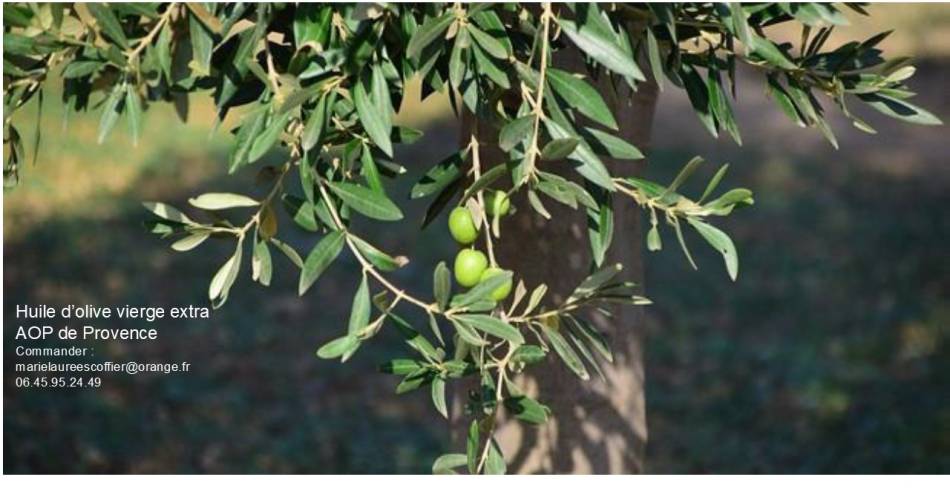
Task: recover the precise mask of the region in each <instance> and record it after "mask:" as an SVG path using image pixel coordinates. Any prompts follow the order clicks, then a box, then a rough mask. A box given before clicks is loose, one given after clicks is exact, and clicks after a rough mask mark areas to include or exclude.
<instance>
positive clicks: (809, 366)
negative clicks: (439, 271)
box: [3, 4, 950, 473]
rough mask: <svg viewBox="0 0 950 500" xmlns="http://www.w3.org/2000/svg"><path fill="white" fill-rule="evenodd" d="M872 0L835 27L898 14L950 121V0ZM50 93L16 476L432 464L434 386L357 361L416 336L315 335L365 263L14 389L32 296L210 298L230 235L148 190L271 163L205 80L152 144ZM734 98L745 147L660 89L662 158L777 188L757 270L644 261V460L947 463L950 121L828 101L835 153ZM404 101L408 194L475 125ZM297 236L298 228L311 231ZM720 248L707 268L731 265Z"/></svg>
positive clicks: (863, 468) (661, 469)
mask: <svg viewBox="0 0 950 500" xmlns="http://www.w3.org/2000/svg"><path fill="white" fill-rule="evenodd" d="M870 12H871V13H872V17H871V18H869V19H858V18H856V17H852V20H853V21H854V25H853V26H851V27H848V28H846V29H842V30H840V32H839V33H838V35H837V36H838V37H839V40H841V41H843V40H845V39H851V38H866V37H867V36H869V35H871V34H873V33H875V32H878V31H882V30H884V29H890V28H895V29H896V32H895V34H894V35H892V36H891V37H890V38H889V39H888V40H887V41H885V43H884V47H883V48H884V49H885V51H886V52H887V53H891V54H899V55H904V54H907V55H915V56H917V57H919V58H920V60H919V61H918V64H917V66H918V70H919V71H918V74H917V76H916V77H915V87H916V88H917V89H918V90H919V93H920V95H921V97H920V104H921V105H923V106H924V107H926V108H928V109H930V110H931V111H933V112H934V113H935V114H937V115H938V116H940V117H941V118H942V119H944V121H946V119H947V117H948V116H950V101H948V98H950V96H948V94H947V92H946V86H947V82H948V81H950V8H948V7H947V6H941V5H923V4H912V5H907V4H904V5H877V4H876V5H873V6H871V7H870ZM790 36H791V34H790ZM48 90H49V91H50V94H49V95H48V98H47V99H46V105H45V107H44V109H43V113H42V115H41V116H40V115H38V113H37V109H36V107H35V105H31V107H29V108H27V109H24V110H22V111H21V112H20V114H19V115H18V116H16V117H15V120H16V121H17V123H18V126H20V127H21V130H23V131H29V130H31V129H33V127H35V126H36V124H37V120H38V119H39V122H38V123H39V126H40V130H41V132H42V137H43V141H42V144H41V150H40V155H39V158H38V159H37V161H36V163H35V165H32V166H31V165H28V166H27V168H25V169H24V171H23V173H22V178H21V185H20V186H19V187H18V188H16V189H15V190H13V191H10V192H5V193H4V201H3V209H4V213H3V222H4V249H3V251H4V259H5V263H6V266H5V269H4V271H5V274H4V292H5V293H4V315H5V317H6V325H5V326H6V328H5V329H6V331H7V332H8V334H7V335H5V338H4V358H5V359H4V362H5V367H6V368H5V369H6V370H7V373H5V377H4V384H5V392H4V407H5V413H4V433H5V437H6V438H7V439H5V441H4V459H5V462H6V471H7V472H114V473H121V472H180V473H189V472H217V473H247V472H258V473H268V472H301V473H303V472H307V473H323V472H326V473H330V472H337V473H347V472H349V473H364V472H377V473H405V472H417V473H420V472H421V473H424V472H427V470H428V467H429V464H430V463H431V461H432V459H433V458H434V457H435V456H437V455H438V454H439V452H440V450H442V449H444V448H445V446H446V441H447V425H446V423H445V422H444V421H442V420H441V419H440V418H439V417H438V416H436V415H435V414H434V412H432V411H431V410H430V408H429V405H430V404H431V403H430V402H429V401H428V395H427V394H422V393H420V394H413V395H409V396H408V397H407V396H400V397H398V398H397V397H396V396H395V395H394V394H393V385H394V383H393V380H392V379H391V378H390V377H388V376H386V375H382V374H380V375H379V376H371V377H365V376H364V377H357V376H356V374H358V373H361V372H364V373H365V372H366V371H367V370H369V369H371V367H372V366H374V365H375V364H377V363H378V362H381V361H383V360H386V359H389V358H390V357H393V356H398V355H400V354H402V353H403V350H404V346H403V345H402V343H401V342H400V341H399V340H398V339H396V338H395V336H394V335H380V336H379V337H377V339H376V340H374V342H372V343H370V344H368V345H367V346H366V347H364V349H366V352H365V353H361V356H357V357H356V358H354V359H353V360H351V361H349V362H348V363H347V364H345V365H342V366H341V365H338V364H336V363H333V362H328V361H321V360H318V359H317V358H316V357H315V356H314V354H313V353H314V350H315V349H316V347H317V346H319V345H321V344H322V343H323V342H325V341H326V340H327V339H330V338H333V337H335V336H338V335H339V332H337V331H334V328H335V325H341V324H345V316H346V314H347V311H348V308H349V298H350V297H351V295H352V292H353V290H354V289H355V287H356V286H357V283H356V282H355V281H354V279H355V278H354V277H355V276H357V269H358V266H357V263H356V262H355V261H353V260H352V259H342V260H341V261H339V262H338V263H336V264H335V265H334V266H333V267H332V268H331V270H330V272H329V274H328V275H327V277H326V278H324V279H323V280H322V281H321V285H320V286H318V287H315V288H314V290H312V291H311V292H310V293H309V294H307V295H306V296H305V297H304V298H302V299H300V298H298V297H297V296H296V287H295V283H296V280H295V278H294V277H295V273H293V272H292V270H291V269H290V267H289V264H286V263H285V262H284V261H283V260H280V261H279V264H278V267H277V268H276V269H275V280H274V283H273V284H272V289H270V290H263V289H261V288H260V287H258V286H256V285H253V284H252V283H250V279H248V277H247V276H242V277H241V278H240V279H239V281H238V284H237V285H236V287H235V289H234V293H233V294H232V298H231V299H230V301H229V302H228V304H227V305H226V306H225V307H224V308H223V309H221V310H218V311H216V312H214V313H213V315H212V319H211V320H206V321H189V322H176V321H164V322H161V323H158V324H157V328H159V329H160V332H161V333H160V340H159V341H158V342H154V343H152V344H148V345H130V344H126V343H121V342H115V343H109V344H103V345H99V346H95V348H96V352H95V356H94V357H95V358H96V359H100V360H113V361H122V360H139V361H170V362H175V361H189V362H191V363H193V369H192V372H191V373H189V374H187V375H154V376H152V375H138V376H136V377H129V376H124V375H112V376H108V377H107V378H106V382H105V387H104V388H103V389H100V390H98V391H91V390H70V391H54V390H45V391H44V390H22V389H16V388H14V387H13V386H12V382H13V379H14V377H13V373H12V368H13V363H14V362H15V361H16V358H15V357H14V356H13V354H12V348H13V347H14V345H15V343H14V342H13V340H12V335H10V334H9V332H11V331H13V329H14V328H15V327H16V326H18V325H19V324H21V322H19V321H18V320H16V318H15V316H14V312H15V306H16V304H20V303H31V304H39V303H45V304H50V305H63V304H67V303H92V304H124V303H131V304H139V305H162V306H166V307H169V306H172V305H184V304H204V303H205V301H206V285H207V281H208V279H209V278H210V276H207V275H206V274H207V273H208V272H209V271H208V269H215V268H216V266H217V265H219V264H220V263H221V262H223V261H224V260H225V259H226V258H227V256H228V254H229V249H228V248H226V247H227V245H220V246H218V245H205V246H203V247H201V248H200V249H198V250H197V251H196V252H195V254H194V255H189V256H188V257H187V258H186V257H184V256H182V255H180V254H176V253H174V252H173V251H171V250H169V249H168V248H167V245H166V244H165V243H164V242H161V241H157V240H156V239H155V238H154V237H152V236H150V235H148V234H146V232H145V230H144V228H143V226H142V224H141V223H142V220H143V219H145V218H146V212H145V211H144V210H142V209H141V206H140V202H141V201H142V200H152V199H163V200H169V201H172V202H179V204H182V203H181V202H183V201H184V200H185V199H186V198H188V197H189V196H193V195H195V194H197V193H200V192H204V191H207V190H216V191H220V190H235V191H238V192H241V191H244V192H246V191H248V186H251V185H253V173H252V170H253V169H246V170H244V171H242V173H240V174H238V175H236V176H227V175H226V174H225V168H226V167H225V163H226V145H227V141H228V140H229V139H228V135H227V130H229V128H230V127H229V123H228V122H226V123H224V124H222V125H221V126H219V127H218V128H217V129H214V128H213V125H214V123H213V108H212V105H211V103H210V99H208V100H203V99H195V100H193V101H192V103H191V109H190V113H189V115H190V116H189V121H188V123H187V124H182V123H181V122H180V121H179V119H178V118H177V116H176V115H175V112H174V110H173V109H172V108H171V106H170V105H168V106H166V105H156V106H155V108H154V109H152V110H150V112H149V113H148V114H147V116H146V122H145V130H146V136H145V140H143V141H140V142H141V143H140V144H139V145H138V146H137V147H133V146H132V142H131V138H130V137H128V136H127V135H124V129H125V127H117V130H116V133H113V134H112V136H111V137H110V138H109V139H108V140H107V142H106V143H105V144H104V145H102V146H96V144H95V137H96V128H97V119H98V117H97V116H94V115H84V116H75V115H73V116H69V117H64V112H63V108H62V107H61V106H59V105H58V103H57V102H56V101H57V100H58V99H57V98H58V96H57V95H56V93H57V90H56V88H55V86H52V85H51V86H50V87H49V89H48ZM736 113H737V115H738V119H739V123H740V126H741V127H742V130H743V137H744V139H745V141H744V142H745V144H746V146H745V147H743V148H737V147H736V146H734V145H733V144H732V143H730V142H728V141H727V140H725V139H723V140H719V141H716V140H713V139H711V138H710V137H709V136H708V135H707V134H706V132H705V131H704V130H703V128H702V126H701V125H700V123H699V122H698V121H697V120H696V119H695V118H694V117H693V115H692V112H691V111H690V107H689V103H688V102H687V101H686V98H685V96H684V95H679V94H676V93H674V92H669V91H668V92H667V93H664V94H662V96H661V99H660V104H659V111H658V115H657V118H656V122H655V127H654V134H653V137H654V139H653V143H652V145H651V147H650V148H649V153H650V154H649V155H648V157H649V161H650V166H649V168H650V169H651V170H652V171H653V172H654V175H655V176H656V177H658V178H659V179H660V180H662V179H663V178H672V177H673V176H674V175H675V172H676V168H677V166H679V165H682V164H683V163H684V162H685V161H686V160H687V159H689V158H690V157H692V156H693V155H694V154H700V155H703V156H705V157H707V158H708V159H709V160H710V164H711V165H715V164H717V162H718V163H722V162H727V161H728V162H730V163H731V164H732V166H733V167H732V173H731V175H732V176H733V178H734V181H735V183H736V184H737V185H744V186H748V187H750V188H751V189H752V190H753V191H754V192H755V193H756V194H757V196H756V200H757V203H756V205H755V207H753V208H752V209H751V210H746V211H744V212H743V213H740V214H737V216H736V217H734V218H732V219H731V220H730V221H728V222H726V223H725V227H724V229H725V230H726V231H727V232H729V234H731V235H733V237H734V239H735V240H736V244H737V246H738V248H739V252H740V254H741V255H742V261H743V271H742V275H741V276H740V279H739V281H738V283H735V284H734V283H731V282H730V281H729V280H728V278H727V276H726V275H725V273H724V272H723V273H718V272H705V273H696V272H692V271H691V270H690V269H689V268H688V265H687V264H686V263H685V262H684V259H683V258H682V255H680V254H679V253H678V252H677V251H676V249H675V248H669V249H667V250H665V251H664V252H661V253H659V254H650V255H648V256H647V260H646V263H645V264H646V269H647V278H646V291H647V295H649V296H650V297H651V298H652V299H653V300H654V302H655V303H656V305H654V306H651V307H650V308H649V309H648V312H647V317H648V325H647V332H646V334H647V342H646V359H645V363H646V381H647V389H646V390H647V413H648V425H649V427H650V436H649V444H648V451H647V467H648V471H649V472H657V473H680V472H692V473H702V472H716V473H742V472H752V473H756V472H773V473H798V472H814V473H830V472H839V473H856V472H861V473H887V472H936V473H941V472H942V473H947V472H950V398H948V396H947V394H950V345H948V344H950V331H948V330H950V329H948V326H947V325H948V324H950V268H948V262H950V260H948V259H947V255H948V248H947V241H950V212H948V208H947V199H948V195H947V193H950V171H948V170H947V168H946V160H947V158H948V157H950V155H948V153H950V146H948V144H947V141H946V135H947V131H946V127H933V128H921V127H913V126H910V125H904V124H900V123H894V122H892V121H889V120H884V119H878V118H879V117H876V116H871V117H870V119H871V123H872V125H874V126H875V127H876V128H877V129H878V130H879V134H878V135H876V136H867V135H864V134H861V133H860V132H857V131H855V130H854V129H853V128H851V127H850V125H849V124H847V123H846V122H845V121H844V120H838V121H837V122H834V121H833V124H835V125H836V127H835V130H836V132H839V141H840V143H841V147H842V149H841V151H838V152H835V151H834V150H833V149H832V148H831V147H830V146H828V145H827V143H826V142H825V141H824V139H823V138H822V137H821V136H820V135H819V134H818V133H817V132H814V131H806V130H801V129H798V128H796V127H795V126H794V125H793V124H791V123H789V122H788V121H787V119H786V118H785V117H784V116H783V115H781V113H780V112H779V111H777V110H776V108H775V107H774V105H772V104H771V103H769V102H768V101H767V97H765V96H764V89H763V88H762V87H761V85H760V84H759V83H756V82H755V80H754V79H752V78H743V79H742V82H741V84H740V88H739V104H738V105H737V106H736ZM64 121H65V123H66V126H65V127H64ZM398 121H401V122H402V123H404V124H407V125H410V126H414V127H418V128H422V129H424V130H425V131H426V137H425V139H424V140H422V141H420V142H419V143H416V144H414V145H412V146H408V147H406V148H404V149H402V150H400V151H398V153H397V154H398V155H399V157H400V158H402V159H404V161H403V163H404V164H405V165H407V166H409V167H410V175H409V177H408V178H407V179H405V182H402V183H400V184H399V185H398V186H396V189H395V192H396V193H397V195H398V193H403V194H405V193H408V189H409V186H410V185H411V182H412V180H413V178H414V177H416V176H418V175H421V173H422V172H423V171H424V169H425V168H427V167H428V166H430V165H431V164H433V163H434V162H435V161H437V160H438V159H440V158H442V157H444V156H445V155H446V154H448V153H450V152H451V151H453V149H454V146H455V144H456V141H457V137H458V125H457V124H456V122H455V119H454V118H453V117H452V116H451V111H450V109H449V108H448V106H447V102H446V101H445V100H444V99H439V98H433V99H429V100H427V101H425V102H423V103H418V102H413V103H410V104H409V105H407V106H406V107H405V108H404V109H403V112H402V113H401V116H400V117H399V120H398ZM279 159H280V158H279V157H270V158H267V157H265V158H264V159H262V160H261V161H260V162H259V163H260V165H262V166H263V165H267V164H268V163H269V162H271V163H276V162H277V161H278V160H279ZM697 189H699V190H701V187H698V188H697ZM424 208H425V207H424V204H421V203H420V204H411V210H409V211H407V218H406V222H405V224H403V226H401V227H402V230H401V231H395V232H393V231H390V232H386V233H384V234H380V236H379V238H378V241H379V243H380V244H381V245H382V246H383V247H384V248H387V249H392V250H393V251H394V253H401V254H407V255H414V256H415V261H416V265H410V266H408V267H407V268H404V269H402V270H400V271H398V272H397V275H396V279H397V280H398V281H399V282H401V283H405V284H407V286H409V287H410V288H411V289H412V288H414V289H416V290H418V291H421V292H425V291H426V290H428V289H429V287H430V283H429V280H430V279H431V278H430V277H429V276H428V275H427V273H422V274H419V273H418V272H417V270H420V269H431V268H432V266H433V265H434V263H435V262H437V261H439V260H442V259H445V258H447V257H446V256H449V255H450V254H451V252H452V250H453V244H452V243H451V240H450V238H448V237H447V236H446V235H444V234H442V232H443V231H444V230H443V227H444V226H443V225H442V224H439V223H436V224H433V226H432V228H431V229H428V230H426V232H424V233H422V235H421V237H420V236H419V234H418V233H417V230H416V228H417V226H416V223H417V222H418V221H419V220H420V218H421V215H422V211H423V210H424ZM391 227H392V226H391V225H390V226H387V228H391ZM296 234H297V237H298V238H299V240H298V241H295V242H294V243H297V244H298V245H297V246H299V247H304V246H307V245H308V244H312V241H308V240H307V238H309V236H308V235H304V234H302V233H299V232H298V233H296ZM691 246H693V247H695V248H697V249H699V248H701V247H702V245H698V244H694V245H691ZM706 250H708V249H703V251H699V252H698V254H699V255H697V259H698V264H699V265H700V266H701V267H702V268H709V269H711V270H716V271H719V270H720V268H721V262H719V259H720V258H719V256H718V255H715V254H713V251H712V250H708V251H706ZM351 281H352V282H351Z"/></svg>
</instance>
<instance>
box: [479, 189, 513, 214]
mask: <svg viewBox="0 0 950 500" xmlns="http://www.w3.org/2000/svg"><path fill="white" fill-rule="evenodd" d="M485 205H486V206H485V211H486V212H488V215H490V216H492V217H494V215H495V214H498V216H499V217H501V216H503V215H505V214H507V213H508V210H509V209H510V208H511V200H509V199H508V193H506V192H504V191H495V192H493V193H492V194H490V195H488V201H487V202H486V203H485Z"/></svg>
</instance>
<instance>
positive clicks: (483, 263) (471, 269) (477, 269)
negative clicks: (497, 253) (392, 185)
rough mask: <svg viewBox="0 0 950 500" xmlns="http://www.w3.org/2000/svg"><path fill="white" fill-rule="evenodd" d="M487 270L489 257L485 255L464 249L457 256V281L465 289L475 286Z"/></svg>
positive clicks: (477, 251)
mask: <svg viewBox="0 0 950 500" xmlns="http://www.w3.org/2000/svg"><path fill="white" fill-rule="evenodd" d="M486 268H488V257H485V254H484V253H482V252H481V251H479V250H472V249H470V248H464V249H462V250H460V251H459V253H458V255H456V256H455V281H457V282H458V283H459V284H460V285H462V286H465V287H471V286H475V285H477V284H478V281H479V280H480V279H481V277H482V274H483V273H484V272H485V269H486Z"/></svg>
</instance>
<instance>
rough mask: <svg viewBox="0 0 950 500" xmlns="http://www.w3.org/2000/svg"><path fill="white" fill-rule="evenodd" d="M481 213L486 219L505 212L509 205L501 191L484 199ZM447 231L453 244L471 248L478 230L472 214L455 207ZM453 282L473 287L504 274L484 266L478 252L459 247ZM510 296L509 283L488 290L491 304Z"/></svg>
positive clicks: (485, 264) (494, 268) (499, 270)
mask: <svg viewBox="0 0 950 500" xmlns="http://www.w3.org/2000/svg"><path fill="white" fill-rule="evenodd" d="M488 198H489V199H488V203H486V205H487V206H486V207H485V210H486V211H487V212H488V215H489V216H492V217H495V216H497V217H501V216H503V215H505V214H507V213H508V210H509V209H510V208H511V202H510V201H509V200H508V195H507V194H506V193H505V192H504V191H494V192H492V193H491V195H489V197H488ZM449 232H450V233H452V237H453V238H455V241H457V242H459V243H460V244H462V245H471V244H472V243H474V242H475V240H476V239H477V238H478V228H476V227H475V219H474V217H472V212H471V211H470V210H469V209H468V208H466V207H456V208H455V209H453V210H452V212H451V213H450V214H449ZM454 269H455V281H456V282H458V283H459V284H460V285H462V286H465V287H473V286H475V285H477V284H479V283H481V282H482V281H484V280H487V279H488V278H491V277H492V276H495V275H497V274H499V273H502V272H504V271H503V270H502V269H501V268H498V267H488V257H486V256H485V253H484V252H482V251H481V250H476V249H474V248H463V249H461V250H459V253H458V254H457V255H456V256H455V266H454ZM510 293H511V281H508V282H506V283H504V284H503V285H500V286H499V287H498V288H496V289H495V290H493V291H492V294H491V298H492V300H494V301H495V302H501V301H502V300H505V297H507V296H508V294H510Z"/></svg>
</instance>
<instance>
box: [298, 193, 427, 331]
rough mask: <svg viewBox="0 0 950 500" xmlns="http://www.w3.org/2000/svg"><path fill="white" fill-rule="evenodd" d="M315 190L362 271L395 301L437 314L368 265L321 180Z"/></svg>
mask: <svg viewBox="0 0 950 500" xmlns="http://www.w3.org/2000/svg"><path fill="white" fill-rule="evenodd" d="M317 188H318V189H319V190H320V196H321V197H322V198H323V201H324V202H326V204H327V209H328V210H329V212H330V217H331V218H332V219H333V224H334V225H335V226H336V227H337V230H339V231H341V232H343V235H344V236H345V239H346V245H347V246H348V247H349V248H350V251H351V252H353V255H355V256H356V259H357V260H358V261H359V263H360V265H361V266H362V267H363V271H365V272H366V273H368V274H369V275H370V276H372V277H373V278H374V279H376V281H378V282H379V283H380V284H381V285H383V286H384V287H386V288H388V289H389V290H390V291H392V292H393V294H395V296H396V298H397V299H405V300H406V302H409V303H411V304H414V305H416V306H418V307H420V308H422V309H423V310H425V311H426V312H428V313H431V314H437V313H438V312H439V310H438V308H437V307H436V306H435V304H427V303H425V302H423V301H421V300H419V299H417V298H415V297H413V296H412V295H409V294H408V293H406V291H405V290H403V289H401V288H399V287H397V286H396V285H394V284H392V283H391V282H390V281H389V280H387V279H386V278H385V277H384V276H383V275H382V274H380V273H379V271H378V270H376V267H375V266H373V265H372V264H371V263H369V262H368V261H367V260H366V258H365V257H363V254H361V253H360V251H359V249H358V248H356V244H355V243H354V242H353V240H352V239H351V238H350V233H349V231H348V230H347V229H346V226H344V225H343V220H342V219H341V218H340V215H339V214H338V213H337V210H336V206H335V205H334V204H333V200H332V199H331V198H330V194H329V193H328V192H327V189H326V187H325V186H324V183H323V180H322V179H320V180H318V182H317Z"/></svg>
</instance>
